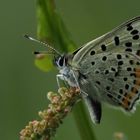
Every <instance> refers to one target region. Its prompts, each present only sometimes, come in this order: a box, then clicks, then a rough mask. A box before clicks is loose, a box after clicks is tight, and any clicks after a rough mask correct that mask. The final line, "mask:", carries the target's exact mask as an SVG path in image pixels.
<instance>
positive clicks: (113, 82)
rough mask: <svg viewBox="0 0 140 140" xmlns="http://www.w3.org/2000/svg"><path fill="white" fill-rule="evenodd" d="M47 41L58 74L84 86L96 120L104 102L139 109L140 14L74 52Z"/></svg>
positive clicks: (126, 109) (93, 119) (83, 88)
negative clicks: (63, 52)
mask: <svg viewBox="0 0 140 140" xmlns="http://www.w3.org/2000/svg"><path fill="white" fill-rule="evenodd" d="M25 37H26V38H28V39H30V40H34V41H37V42H40V41H38V40H35V39H34V38H32V37H29V36H27V35H25ZM40 43H43V42H40ZM43 44H45V45H46V46H47V47H48V49H49V50H50V51H51V53H52V54H53V55H54V61H55V64H56V66H57V68H58V69H59V74H58V75H57V77H58V78H60V79H62V80H64V81H65V82H67V83H68V84H69V85H70V86H71V87H78V88H79V89H80V91H81V95H82V96H83V99H84V100H85V102H86V105H87V107H88V109H89V112H90V116H91V119H92V121H93V122H94V123H100V120H101V114H102V107H101V106H102V105H101V104H102V103H107V104H109V105H112V106H114V107H117V108H121V109H123V110H124V111H125V112H134V111H135V106H136V104H137V103H138V101H139V96H140V17H135V18H133V19H131V20H129V21H127V22H125V23H123V24H122V25H120V26H119V27H117V28H115V29H114V30H112V31H111V32H109V33H107V34H105V35H103V36H101V37H99V38H97V39H95V40H92V41H90V42H88V43H86V44H85V45H83V46H82V47H80V48H79V49H78V50H76V51H75V52H73V53H69V54H64V55H61V54H60V53H59V52H58V51H56V50H55V49H54V48H53V47H51V46H49V45H47V44H46V43H43Z"/></svg>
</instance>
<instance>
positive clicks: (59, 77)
mask: <svg viewBox="0 0 140 140" xmlns="http://www.w3.org/2000/svg"><path fill="white" fill-rule="evenodd" d="M60 79H63V75H61V74H57V75H56V81H57V85H58V88H60Z"/></svg>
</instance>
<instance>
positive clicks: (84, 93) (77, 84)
mask: <svg viewBox="0 0 140 140" xmlns="http://www.w3.org/2000/svg"><path fill="white" fill-rule="evenodd" d="M72 74H73V77H74V79H75V82H76V86H77V87H78V88H79V89H80V92H81V93H83V95H84V96H85V97H87V96H88V94H87V93H86V92H85V91H83V90H82V89H81V88H80V85H79V82H78V80H77V78H76V76H75V73H74V71H72Z"/></svg>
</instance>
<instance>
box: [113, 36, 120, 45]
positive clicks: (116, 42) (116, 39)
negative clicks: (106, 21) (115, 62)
mask: <svg viewBox="0 0 140 140" xmlns="http://www.w3.org/2000/svg"><path fill="white" fill-rule="evenodd" d="M114 41H115V45H116V46H118V45H119V44H120V39H119V37H118V36H115V37H114Z"/></svg>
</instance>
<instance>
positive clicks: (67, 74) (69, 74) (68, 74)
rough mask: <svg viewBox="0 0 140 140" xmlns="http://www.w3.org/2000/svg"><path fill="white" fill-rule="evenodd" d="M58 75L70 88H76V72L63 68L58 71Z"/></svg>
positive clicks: (67, 67)
mask: <svg viewBox="0 0 140 140" xmlns="http://www.w3.org/2000/svg"><path fill="white" fill-rule="evenodd" d="M59 73H60V74H61V75H62V77H61V79H62V80H65V81H67V82H68V84H69V85H70V86H72V87H77V84H76V80H75V77H74V75H75V76H76V77H78V76H79V73H78V72H77V71H73V70H72V69H71V67H70V66H65V67H63V68H62V69H60V70H59Z"/></svg>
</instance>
